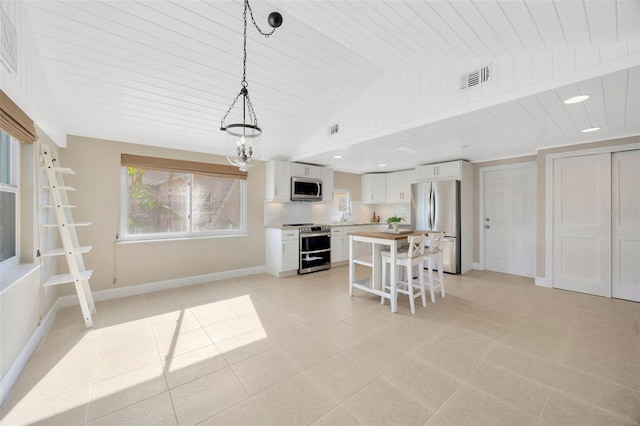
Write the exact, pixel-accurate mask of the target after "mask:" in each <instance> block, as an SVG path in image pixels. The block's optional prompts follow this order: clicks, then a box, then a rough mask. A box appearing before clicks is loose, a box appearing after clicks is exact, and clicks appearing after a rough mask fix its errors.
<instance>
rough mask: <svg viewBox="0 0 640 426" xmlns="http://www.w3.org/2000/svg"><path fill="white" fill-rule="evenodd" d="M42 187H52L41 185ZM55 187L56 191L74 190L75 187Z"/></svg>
mask: <svg viewBox="0 0 640 426" xmlns="http://www.w3.org/2000/svg"><path fill="white" fill-rule="evenodd" d="M42 189H54V188H52V187H50V186H43V187H42ZM55 189H57V190H58V191H75V190H76V189H75V188H74V187H72V186H56V187H55Z"/></svg>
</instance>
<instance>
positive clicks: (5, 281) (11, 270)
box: [0, 262, 40, 293]
mask: <svg viewBox="0 0 640 426" xmlns="http://www.w3.org/2000/svg"><path fill="white" fill-rule="evenodd" d="M38 269H40V262H35V263H20V264H17V265H14V266H11V267H8V268H6V269H2V274H0V293H2V292H4V291H5V290H7V289H8V288H9V287H11V286H12V285H14V284H15V283H17V282H19V281H20V280H22V279H24V278H26V277H27V276H28V275H29V274H32V273H33V272H35V271H37V270H38Z"/></svg>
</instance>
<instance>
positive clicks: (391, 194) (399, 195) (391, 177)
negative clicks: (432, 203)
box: [386, 170, 415, 204]
mask: <svg viewBox="0 0 640 426" xmlns="http://www.w3.org/2000/svg"><path fill="white" fill-rule="evenodd" d="M414 177H415V172H414V170H405V171H402V172H393V173H387V198H386V202H387V203H388V204H403V203H410V202H411V184H412V183H413V181H414Z"/></svg>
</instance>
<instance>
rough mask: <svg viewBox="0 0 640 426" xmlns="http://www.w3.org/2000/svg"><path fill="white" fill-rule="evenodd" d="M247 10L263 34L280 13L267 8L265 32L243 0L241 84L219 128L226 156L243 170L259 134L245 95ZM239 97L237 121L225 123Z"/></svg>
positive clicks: (251, 157) (248, 164)
mask: <svg viewBox="0 0 640 426" xmlns="http://www.w3.org/2000/svg"><path fill="white" fill-rule="evenodd" d="M247 11H249V15H250V16H251V22H252V23H253V25H254V26H255V27H256V29H257V30H258V32H259V33H260V34H262V35H263V36H265V37H267V38H268V37H269V36H270V35H271V34H273V33H274V32H275V30H276V28H278V27H279V26H280V25H282V15H280V14H279V13H278V12H271V13H270V14H269V18H268V22H269V25H270V26H271V27H272V28H273V29H272V30H271V32H268V33H265V32H263V31H262V30H261V29H260V27H259V26H258V24H256V21H255V19H254V18H253V11H252V10H251V6H249V0H244V13H243V14H242V17H243V20H244V44H243V50H244V56H243V61H242V81H241V82H240V86H241V88H240V92H239V93H238V95H237V96H236V97H235V99H234V100H233V102H232V103H231V106H230V107H229V109H228V110H227V112H226V114H225V115H224V117H222V120H221V121H220V130H222V131H224V132H225V133H226V154H227V159H228V160H229V162H230V163H231V164H233V165H234V166H237V167H239V168H240V170H242V171H245V172H246V171H247V169H248V168H249V167H251V166H253V165H254V163H255V161H256V160H258V159H259V157H260V155H259V151H260V147H259V146H258V145H257V142H258V139H259V138H260V135H261V134H262V129H260V127H258V117H256V113H255V111H254V110H253V105H252V104H251V99H250V98H249V90H248V89H247V87H248V86H249V83H247ZM240 97H242V119H241V121H240V119H238V120H239V121H238V122H235V123H231V124H226V123H225V120H226V119H227V118H228V117H229V114H230V113H231V111H232V110H233V107H234V106H235V105H236V102H237V101H238V99H239V98H240Z"/></svg>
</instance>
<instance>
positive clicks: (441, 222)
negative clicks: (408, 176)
mask: <svg viewBox="0 0 640 426" xmlns="http://www.w3.org/2000/svg"><path fill="white" fill-rule="evenodd" d="M411 225H412V226H413V228H414V229H417V230H425V231H443V232H444V236H445V238H444V243H443V245H442V248H443V251H444V262H443V264H444V267H443V270H444V272H450V273H452V274H459V273H460V247H461V244H460V181H459V180H442V181H431V182H421V183H414V184H412V185H411Z"/></svg>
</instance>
